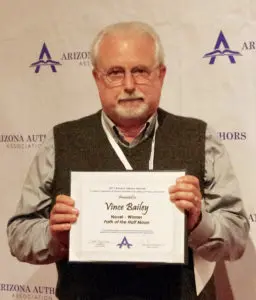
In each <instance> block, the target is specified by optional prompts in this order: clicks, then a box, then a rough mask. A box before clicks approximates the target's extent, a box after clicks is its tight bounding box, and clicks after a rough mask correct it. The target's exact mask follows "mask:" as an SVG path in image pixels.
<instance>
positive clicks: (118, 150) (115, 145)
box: [101, 114, 158, 170]
mask: <svg viewBox="0 0 256 300" xmlns="http://www.w3.org/2000/svg"><path fill="white" fill-rule="evenodd" d="M101 124H102V127H103V129H104V131H105V133H106V136H107V138H108V141H109V142H110V145H111V146H112V148H113V149H114V151H115V153H116V155H117V156H118V158H119V159H120V161H121V162H122V164H123V165H124V167H125V169H126V170H133V168H132V166H131V165H130V163H129V161H128V160H127V158H126V156H125V155H124V153H123V151H122V149H121V148H120V146H119V145H118V143H117V142H116V141H115V139H114V137H113V136H112V134H111V132H110V131H109V130H108V128H107V126H106V123H105V120H104V118H103V115H102V114H101ZM157 128H158V121H157V120H156V124H155V129H154V135H153V139H152V143H151V152H150V158H149V162H148V169H149V170H153V168H154V156H155V141H156V131H157Z"/></svg>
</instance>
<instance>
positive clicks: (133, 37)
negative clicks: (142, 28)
mask: <svg viewBox="0 0 256 300" xmlns="http://www.w3.org/2000/svg"><path fill="white" fill-rule="evenodd" d="M136 58H138V59H142V60H145V63H146V62H147V61H148V60H152V59H154V58H155V43H154V40H153V38H152V37H151V36H150V35H149V34H146V33H145V34H141V33H139V34H138V33H129V32H128V33H123V32H120V33H115V34H107V35H106V36H104V38H103V39H102V41H101V43H100V45H99V51H98V59H99V62H102V63H104V64H105V62H110V61H115V60H116V61H117V62H118V60H122V59H124V60H132V59H134V60H136Z"/></svg>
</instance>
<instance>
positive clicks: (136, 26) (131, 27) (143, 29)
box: [90, 21, 164, 67]
mask: <svg viewBox="0 0 256 300" xmlns="http://www.w3.org/2000/svg"><path fill="white" fill-rule="evenodd" d="M126 31H130V32H134V33H139V34H143V33H146V34H148V35H149V36H150V37H151V38H152V39H153V40H154V43H155V59H156V62H157V63H159V64H164V50H163V46H162V43H161V40H160V38H159V36H158V34H157V33H156V32H155V30H154V29H153V28H152V27H151V26H150V25H148V24H147V23H143V22H137V21H133V22H120V23H115V24H111V25H109V26H107V27H105V28H103V29H102V30H101V31H100V32H99V33H98V34H97V36H96V37H95V39H94V41H93V43H92V46H91V53H90V55H91V63H92V65H93V67H96V61H97V56H98V52H99V46H100V43H101V42H102V40H103V38H104V37H105V36H106V35H108V34H115V33H117V32H126Z"/></svg>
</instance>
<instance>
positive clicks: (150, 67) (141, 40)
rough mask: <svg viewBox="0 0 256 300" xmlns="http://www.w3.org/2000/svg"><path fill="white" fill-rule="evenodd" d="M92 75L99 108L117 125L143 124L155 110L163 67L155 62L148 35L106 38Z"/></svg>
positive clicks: (152, 44)
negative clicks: (97, 94) (99, 104)
mask: <svg viewBox="0 0 256 300" xmlns="http://www.w3.org/2000/svg"><path fill="white" fill-rule="evenodd" d="M93 74H94V78H95V80H96V84H97V87H98V90H99V95H100V99H101V103H102V108H103V110H104V111H105V113H106V114H107V115H108V116H109V117H110V118H111V119H112V120H113V121H114V122H115V123H116V124H117V125H126V124H131V125H132V124H136V122H137V123H142V122H145V121H146V120H147V119H148V118H149V117H150V116H151V115H152V114H153V113H154V112H155V111H156V109H157V107H158V105H159V100H160V96H161V89H162V85H163V80H164V76H165V67H164V66H159V65H158V64H157V62H156V60H155V45H154V41H153V40H152V38H151V37H150V36H148V35H146V34H144V35H136V34H124V33H119V34H118V35H115V36H113V35H108V36H105V38H104V39H103V41H102V42H101V44H100V47H99V52H98V58H97V66H96V69H95V70H94V72H93Z"/></svg>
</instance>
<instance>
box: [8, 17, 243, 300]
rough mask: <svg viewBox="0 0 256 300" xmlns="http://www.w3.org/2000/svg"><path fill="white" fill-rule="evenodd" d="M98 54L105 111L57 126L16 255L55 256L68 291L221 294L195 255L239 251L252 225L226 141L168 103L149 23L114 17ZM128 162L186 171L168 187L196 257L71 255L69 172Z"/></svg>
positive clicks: (21, 223)
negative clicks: (110, 259)
mask: <svg viewBox="0 0 256 300" xmlns="http://www.w3.org/2000/svg"><path fill="white" fill-rule="evenodd" d="M91 53H92V64H93V67H94V68H93V76H94V79H95V82H96V84H97V87H98V91H99V96H100V99H101V104H102V111H100V112H98V113H96V114H94V115H91V116H88V117H85V118H82V119H80V120H76V121H71V122H67V123H64V124H60V125H57V126H55V127H54V129H53V132H51V133H50V134H49V136H48V138H47V139H46V141H45V143H44V145H43V146H42V148H41V149H40V150H39V152H38V154H37V156H36V157H35V159H34V161H33V163H32V165H31V168H30V171H29V173H28V176H27V179H26V182H25V184H24V188H23V192H22V197H21V200H20V203H19V205H18V208H17V212H16V214H15V216H13V217H12V218H11V219H10V220H9V222H8V237H9V245H10V249H11V252H12V254H13V255H14V256H16V257H17V258H18V259H19V260H21V261H25V262H29V263H34V264H46V263H52V262H56V265H57V269H58V284H57V290H56V293H57V297H58V298H59V299H61V300H66V299H68V300H79V299H90V300H94V299H98V300H101V299H102V300H103V299H120V300H121V299H175V300H176V299H177V300H178V299H211V300H212V299H215V292H214V286H213V279H212V277H211V275H212V274H211V273H212V272H210V273H209V274H208V278H207V279H209V277H211V278H210V280H209V281H208V282H207V283H206V285H204V286H203V287H201V289H199V290H198V293H199V292H200V295H199V296H197V295H196V284H195V275H194V267H196V264H197V258H196V257H199V259H204V260H207V261H218V260H220V259H226V260H234V259H238V258H239V257H240V256H241V255H242V253H243V251H244V248H245V245H246V241H247V237H248V229H249V225H248V221H247V219H246V216H245V213H244V210H243V206H242V203H241V199H240V196H239V191H238V184H237V180H236V178H235V176H234V173H233V170H232V167H231V165H230V162H229V158H228V155H227V153H226V150H225V149H224V147H223V145H222V144H221V143H220V142H219V141H218V140H217V139H216V137H215V134H214V133H213V132H212V130H211V129H210V128H209V126H207V124H205V123H204V122H203V121H200V120H196V119H192V118H184V117H180V116H175V115H172V114H169V113H167V112H165V111H164V110H162V109H160V108H159V101H160V96H161V89H162V85H163V82H164V77H165V73H166V67H165V65H164V55H163V49H162V45H161V42H160V40H159V37H158V36H157V34H156V33H155V32H154V30H153V29H152V28H151V27H150V26H148V25H147V24H144V23H140V22H131V23H118V24H114V25H110V26H108V27H106V28H105V29H104V30H103V31H102V32H101V33H99V35H98V36H97V37H96V40H95V41H94V43H93V46H92V51H91ZM125 169H129V170H131V169H134V170H148V169H153V170H172V169H175V170H177V169H185V170H186V175H185V176H183V177H181V178H179V179H178V180H177V182H176V184H175V185H174V186H171V187H170V188H169V195H170V201H171V202H173V203H174V204H175V205H176V206H177V208H178V209H180V210H182V211H186V214H187V227H188V233H189V236H188V245H189V263H188V265H185V266H183V265H155V264H147V265H143V264H142V265H141V264H115V263H109V264H99V263H91V264H89V263H80V264H74V263H69V262H68V261H67V260H68V245H69V241H68V240H69V231H70V228H71V226H72V224H73V223H74V222H76V221H77V219H78V218H79V211H78V210H77V209H76V205H75V200H76V199H71V198H70V171H76V170H79V171H81V170H84V171H101V170H104V171H108V170H111V171H120V170H125ZM159 217H161V216H159ZM193 255H194V256H193ZM198 270H199V269H196V268H195V271H196V272H197V271H198ZM199 272H200V270H199ZM200 276H201V274H199V277H200ZM202 276H203V275H202ZM199 277H198V278H199ZM196 280H197V279H196ZM197 281H198V280H197ZM196 283H197V286H198V282H196ZM201 290H202V291H201Z"/></svg>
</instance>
